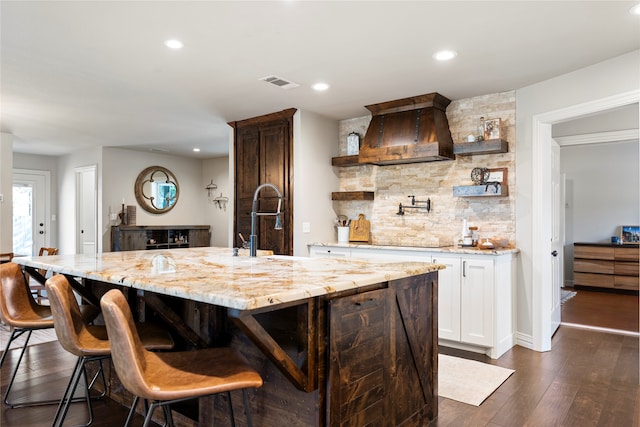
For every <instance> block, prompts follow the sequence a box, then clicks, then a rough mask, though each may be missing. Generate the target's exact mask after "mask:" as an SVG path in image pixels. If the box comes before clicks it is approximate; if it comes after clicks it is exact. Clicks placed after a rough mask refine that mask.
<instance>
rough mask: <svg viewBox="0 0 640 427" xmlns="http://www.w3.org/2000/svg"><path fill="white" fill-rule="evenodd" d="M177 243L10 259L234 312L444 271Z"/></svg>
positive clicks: (419, 264)
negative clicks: (175, 246) (254, 253)
mask: <svg viewBox="0 0 640 427" xmlns="http://www.w3.org/2000/svg"><path fill="white" fill-rule="evenodd" d="M232 252H233V250H232V249H231V248H214V247H208V248H184V249H168V250H144V251H126V252H106V253H103V254H96V255H54V256H44V257H18V258H14V261H15V262H16V263H17V264H21V265H24V266H30V267H35V268H45V269H47V270H51V271H55V272H56V273H63V274H68V275H73V276H77V277H83V278H87V279H92V280H97V281H101V282H107V283H112V284H117V285H122V286H128V287H132V288H135V289H140V290H145V291H151V292H156V293H158V294H164V295H171V296H176V297H180V298H186V299H190V300H194V301H201V302H204V303H209V304H215V305H219V306H223V307H228V308H235V309H239V310H252V309H256V308H262V307H269V306H273V305H277V304H280V303H286V302H293V301H302V300H304V299H307V298H310V297H317V296H322V295H328V294H331V293H334V292H339V291H345V290H349V289H355V288H359V287H362V286H367V285H371V284H375V283H380V282H385V281H388V280H394V279H401V278H404V277H409V276H415V275H420V274H425V273H429V272H432V271H437V270H441V269H444V268H445V266H444V265H441V264H432V263H425V262H414V261H412V262H404V261H395V262H394V261H390V262H386V261H385V262H381V261H379V260H373V261H369V260H361V259H348V260H345V259H332V258H308V257H290V256H279V255H275V256H258V257H254V258H251V257H248V256H247V252H248V251H247V250H243V249H241V250H240V256H237V257H234V256H232Z"/></svg>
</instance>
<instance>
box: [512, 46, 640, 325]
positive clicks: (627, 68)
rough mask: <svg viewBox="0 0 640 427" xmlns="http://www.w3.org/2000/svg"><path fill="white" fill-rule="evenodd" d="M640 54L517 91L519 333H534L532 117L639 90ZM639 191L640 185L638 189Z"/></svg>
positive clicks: (620, 58)
mask: <svg viewBox="0 0 640 427" xmlns="http://www.w3.org/2000/svg"><path fill="white" fill-rule="evenodd" d="M639 72H640V51H634V52H631V53H628V54H626V55H622V56H619V57H616V58H613V59H610V60H607V61H604V62H601V63H598V64H595V65H592V66H589V67H586V68H583V69H580V70H577V71H574V72H572V73H568V74H565V75H562V76H559V77H555V78H553V79H550V80H546V81H544V82H540V83H537V84H534V85H531V86H527V87H525V88H522V89H518V90H517V91H516V136H517V141H518V143H517V145H516V186H517V187H516V189H515V190H516V191H517V194H516V245H517V246H518V248H519V249H520V266H519V274H518V276H519V277H518V307H517V312H518V322H517V330H518V333H519V334H523V335H525V336H531V335H532V334H533V320H532V319H533V314H532V310H533V301H532V296H533V292H532V291H533V287H534V286H536V284H534V283H533V280H532V277H533V269H534V268H540V266H534V265H532V248H533V242H534V239H536V236H534V235H533V218H532V212H533V204H532V203H533V201H532V198H531V195H532V192H533V186H534V182H533V169H532V159H533V142H532V141H533V135H532V134H533V132H532V118H533V116H535V115H538V114H542V113H548V112H552V111H555V110H559V109H562V108H568V107H571V106H574V105H578V104H582V103H587V102H591V101H594V100H599V99H604V98H607V97H610V96H614V95H617V94H622V93H627V92H630V91H633V90H638V89H639V86H640V80H639V78H638V76H639ZM636 188H637V184H636Z"/></svg>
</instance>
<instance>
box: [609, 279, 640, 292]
mask: <svg viewBox="0 0 640 427" xmlns="http://www.w3.org/2000/svg"><path fill="white" fill-rule="evenodd" d="M613 277H614V286H613V287H614V288H616V289H628V290H631V291H637V290H638V289H640V278H639V277H638V276H636V277H633V276H613Z"/></svg>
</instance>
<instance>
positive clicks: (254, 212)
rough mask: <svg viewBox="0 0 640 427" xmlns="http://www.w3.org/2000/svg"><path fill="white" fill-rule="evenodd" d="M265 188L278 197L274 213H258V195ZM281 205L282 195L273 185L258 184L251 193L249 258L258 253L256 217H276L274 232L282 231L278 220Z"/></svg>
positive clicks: (280, 221)
mask: <svg viewBox="0 0 640 427" xmlns="http://www.w3.org/2000/svg"><path fill="white" fill-rule="evenodd" d="M265 187H270V188H273V190H274V191H275V192H276V194H277V195H278V209H276V212H258V193H260V190H262V189H263V188H265ZM281 205H282V193H280V190H278V187H276V186H275V185H273V184H269V183H268V182H267V183H264V184H260V185H259V186H258V188H256V192H255V193H253V204H252V205H251V235H250V236H249V256H252V257H255V256H256V254H257V252H258V236H257V235H256V217H258V216H269V215H275V217H276V226H275V227H274V229H275V230H282V220H281V219H280V206H281Z"/></svg>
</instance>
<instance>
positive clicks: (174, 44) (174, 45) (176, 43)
mask: <svg viewBox="0 0 640 427" xmlns="http://www.w3.org/2000/svg"><path fill="white" fill-rule="evenodd" d="M164 45H165V46H167V47H168V48H169V49H182V47H183V46H184V44H182V42H181V41H180V40H176V39H169V40H166V41H165V42H164Z"/></svg>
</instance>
